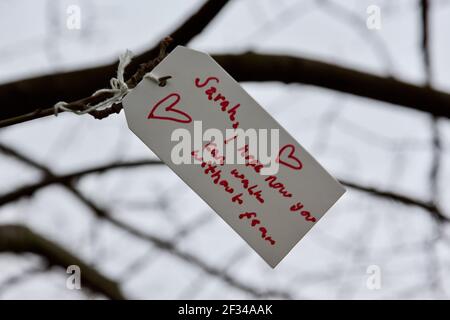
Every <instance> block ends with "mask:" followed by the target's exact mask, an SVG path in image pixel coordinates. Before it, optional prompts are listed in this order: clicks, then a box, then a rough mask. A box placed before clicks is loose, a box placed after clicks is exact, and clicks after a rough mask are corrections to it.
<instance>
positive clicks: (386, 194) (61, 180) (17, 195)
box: [0, 160, 449, 221]
mask: <svg viewBox="0 0 450 320" xmlns="http://www.w3.org/2000/svg"><path fill="white" fill-rule="evenodd" d="M161 164H164V163H163V162H161V161H159V160H137V161H126V162H114V163H111V164H105V165H101V166H96V167H92V168H88V169H83V170H80V171H77V172H73V173H69V174H66V175H61V176H50V177H47V178H45V179H43V180H41V181H40V182H37V183H35V184H30V185H28V186H24V187H21V188H18V189H16V190H14V191H11V192H9V193H6V194H3V195H0V206H3V205H6V204H8V203H11V202H13V201H16V200H19V199H21V198H23V197H29V196H32V195H33V194H34V193H35V192H37V191H39V190H40V189H41V188H44V187H47V186H49V185H53V184H63V185H65V184H67V183H73V182H75V181H76V180H78V179H80V178H82V177H83V176H85V175H90V174H94V173H103V172H107V171H109V170H115V169H121V168H124V169H125V168H134V167H142V166H149V165H150V166H154V165H161ZM340 182H341V183H342V184H344V185H346V186H348V187H351V188H354V189H357V190H360V191H364V192H367V193H369V194H372V195H376V196H378V197H381V198H384V199H388V200H393V201H397V202H401V203H403V204H407V205H412V206H416V207H419V208H422V209H425V210H426V211H428V212H429V213H431V214H432V215H433V216H434V217H436V218H438V219H439V220H441V221H449V218H448V217H447V216H446V215H445V214H444V213H442V212H441V211H440V210H439V209H438V208H437V207H436V206H435V205H434V204H433V203H429V202H424V201H421V200H418V199H414V198H412V197H409V196H407V195H402V194H399V193H395V192H391V191H386V190H381V189H377V188H373V187H368V186H362V185H359V184H357V183H353V182H348V181H343V180H340Z"/></svg>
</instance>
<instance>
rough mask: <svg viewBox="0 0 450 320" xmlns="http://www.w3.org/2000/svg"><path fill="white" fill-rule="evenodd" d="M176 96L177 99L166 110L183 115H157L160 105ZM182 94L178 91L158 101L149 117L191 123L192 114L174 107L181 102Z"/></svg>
mask: <svg viewBox="0 0 450 320" xmlns="http://www.w3.org/2000/svg"><path fill="white" fill-rule="evenodd" d="M172 97H175V100H174V101H173V102H172V103H171V104H170V105H169V106H168V107H166V108H164V110H165V111H166V113H168V114H169V113H174V114H178V115H181V116H182V117H169V116H162V115H156V114H155V111H156V110H157V109H158V108H159V106H160V105H162V104H164V103H165V102H166V101H167V100H169V99H170V98H172ZM180 99H181V97H180V95H179V94H178V93H171V94H169V95H168V96H167V97H165V98H163V99H161V100H159V101H158V103H157V104H155V106H154V107H153V109H152V111H150V113H149V114H148V117H147V119H150V118H153V119H160V120H169V121H175V122H181V123H190V122H192V118H191V116H190V115H188V114H187V113H186V112H184V111H181V110H178V109H175V108H174V107H175V106H176V105H177V104H178V102H180Z"/></svg>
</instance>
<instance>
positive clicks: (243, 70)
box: [214, 53, 450, 118]
mask: <svg viewBox="0 0 450 320" xmlns="http://www.w3.org/2000/svg"><path fill="white" fill-rule="evenodd" d="M214 58H215V59H216V60H217V62H219V64H220V65H222V67H224V68H225V70H227V71H228V72H229V73H230V74H231V75H232V76H234V77H236V79H238V80H239V81H255V82H259V81H280V82H283V83H303V84H308V85H314V86H318V87H323V88H328V89H332V90H335V91H338V92H344V93H350V94H353V95H357V96H360V97H365V98H371V99H375V100H378V101H382V102H388V103H392V104H395V105H399V106H403V107H407V108H409V109H413V110H418V111H424V112H427V113H430V114H433V115H435V116H441V117H446V118H450V94H448V93H446V92H442V91H438V90H435V89H432V88H429V87H421V86H417V85H414V84H410V83H406V82H403V81H400V80H396V79H394V78H389V77H381V76H377V75H373V74H369V73H365V72H361V71H357V70H352V69H348V68H344V67H341V66H337V65H333V64H329V63H324V62H319V61H315V60H310V59H305V58H300V57H292V56H283V55H268V54H257V53H246V54H240V55H215V56H214Z"/></svg>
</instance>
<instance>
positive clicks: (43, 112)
mask: <svg viewBox="0 0 450 320" xmlns="http://www.w3.org/2000/svg"><path fill="white" fill-rule="evenodd" d="M228 2H229V0H208V1H207V2H205V3H204V4H203V5H202V6H201V7H200V8H199V9H198V11H197V12H195V13H194V14H193V15H191V16H190V17H189V18H188V19H187V20H186V21H185V22H184V23H183V24H181V25H180V26H179V27H178V28H177V29H176V30H175V31H174V32H172V34H171V38H172V39H174V43H173V44H172V45H171V46H170V47H169V49H168V51H170V49H171V48H172V47H173V46H174V45H176V44H180V45H185V44H187V43H188V42H189V41H191V40H192V39H193V38H194V37H195V36H197V35H198V34H200V33H201V32H202V31H203V30H204V29H205V28H206V27H207V26H208V24H209V23H210V22H211V21H212V20H213V19H214V17H216V15H217V14H218V13H219V12H220V11H221V9H222V8H223V7H224V6H225V5H226V4H227V3H228ZM158 53H159V46H158V45H156V46H154V47H152V48H151V49H150V50H148V51H146V52H144V53H143V54H141V55H139V56H137V57H135V58H134V59H133V60H132V61H131V63H130V64H129V65H128V67H127V70H126V79H127V78H128V77H129V76H130V75H131V74H135V73H137V72H138V71H139V68H140V65H141V64H143V63H147V62H150V61H152V60H153V59H154V57H156V56H158ZM117 63H118V62H117V61H115V62H114V63H112V64H108V65H105V66H100V67H96V68H90V69H83V70H76V71H70V72H64V73H61V74H57V75H45V76H41V77H36V78H32V79H27V80H19V81H15V82H12V83H8V84H3V85H0V101H1V103H2V104H3V105H4V106H8V107H6V108H2V111H1V113H0V127H5V126H8V125H12V124H16V123H20V122H24V121H29V120H32V119H37V118H41V117H44V116H48V115H52V114H53V107H52V106H53V105H54V104H55V103H56V102H58V101H62V100H63V101H71V102H73V104H74V105H77V104H79V105H83V104H85V103H86V99H89V98H92V97H91V94H92V93H93V92H95V91H97V90H98V89H100V88H106V87H108V83H109V79H111V78H112V77H115V73H116V69H117ZM87 79H88V81H87ZM139 80H140V79H139ZM106 98H107V94H101V95H98V96H96V97H95V99H91V100H92V101H89V102H91V103H92V104H95V103H97V102H99V101H102V100H105V99H106ZM117 112H120V108H119V109H118V110H117ZM117 112H116V113H117Z"/></svg>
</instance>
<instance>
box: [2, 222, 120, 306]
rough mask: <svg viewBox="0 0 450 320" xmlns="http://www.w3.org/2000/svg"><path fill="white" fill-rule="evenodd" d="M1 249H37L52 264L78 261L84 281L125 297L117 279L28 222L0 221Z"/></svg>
mask: <svg viewBox="0 0 450 320" xmlns="http://www.w3.org/2000/svg"><path fill="white" fill-rule="evenodd" d="M0 252H16V253H24V252H31V253H35V254H37V255H40V256H42V257H44V258H45V259H46V260H47V261H48V263H49V265H54V266H60V267H63V268H64V269H67V267H68V266H70V265H77V266H79V267H80V269H81V273H82V284H83V285H85V286H86V287H88V288H90V289H92V290H94V291H96V292H99V293H102V294H103V295H105V296H107V297H108V298H110V299H114V300H123V299H125V296H124V295H123V293H122V292H121V290H120V288H119V286H118V285H117V283H116V282H114V281H112V280H111V279H108V278H107V277H105V276H104V275H102V274H101V273H99V272H98V271H97V270H95V269H94V268H92V267H91V266H89V265H88V264H87V263H86V262H84V261H83V260H81V259H80V258H78V257H76V256H75V255H73V254H72V253H70V252H68V251H67V250H65V249H64V248H62V247H60V246H59V245H57V244H56V243H54V242H52V241H50V240H48V239H46V238H44V237H43V236H41V235H38V234H37V233H35V232H33V231H31V230H30V229H28V228H27V227H25V226H20V225H0Z"/></svg>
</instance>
